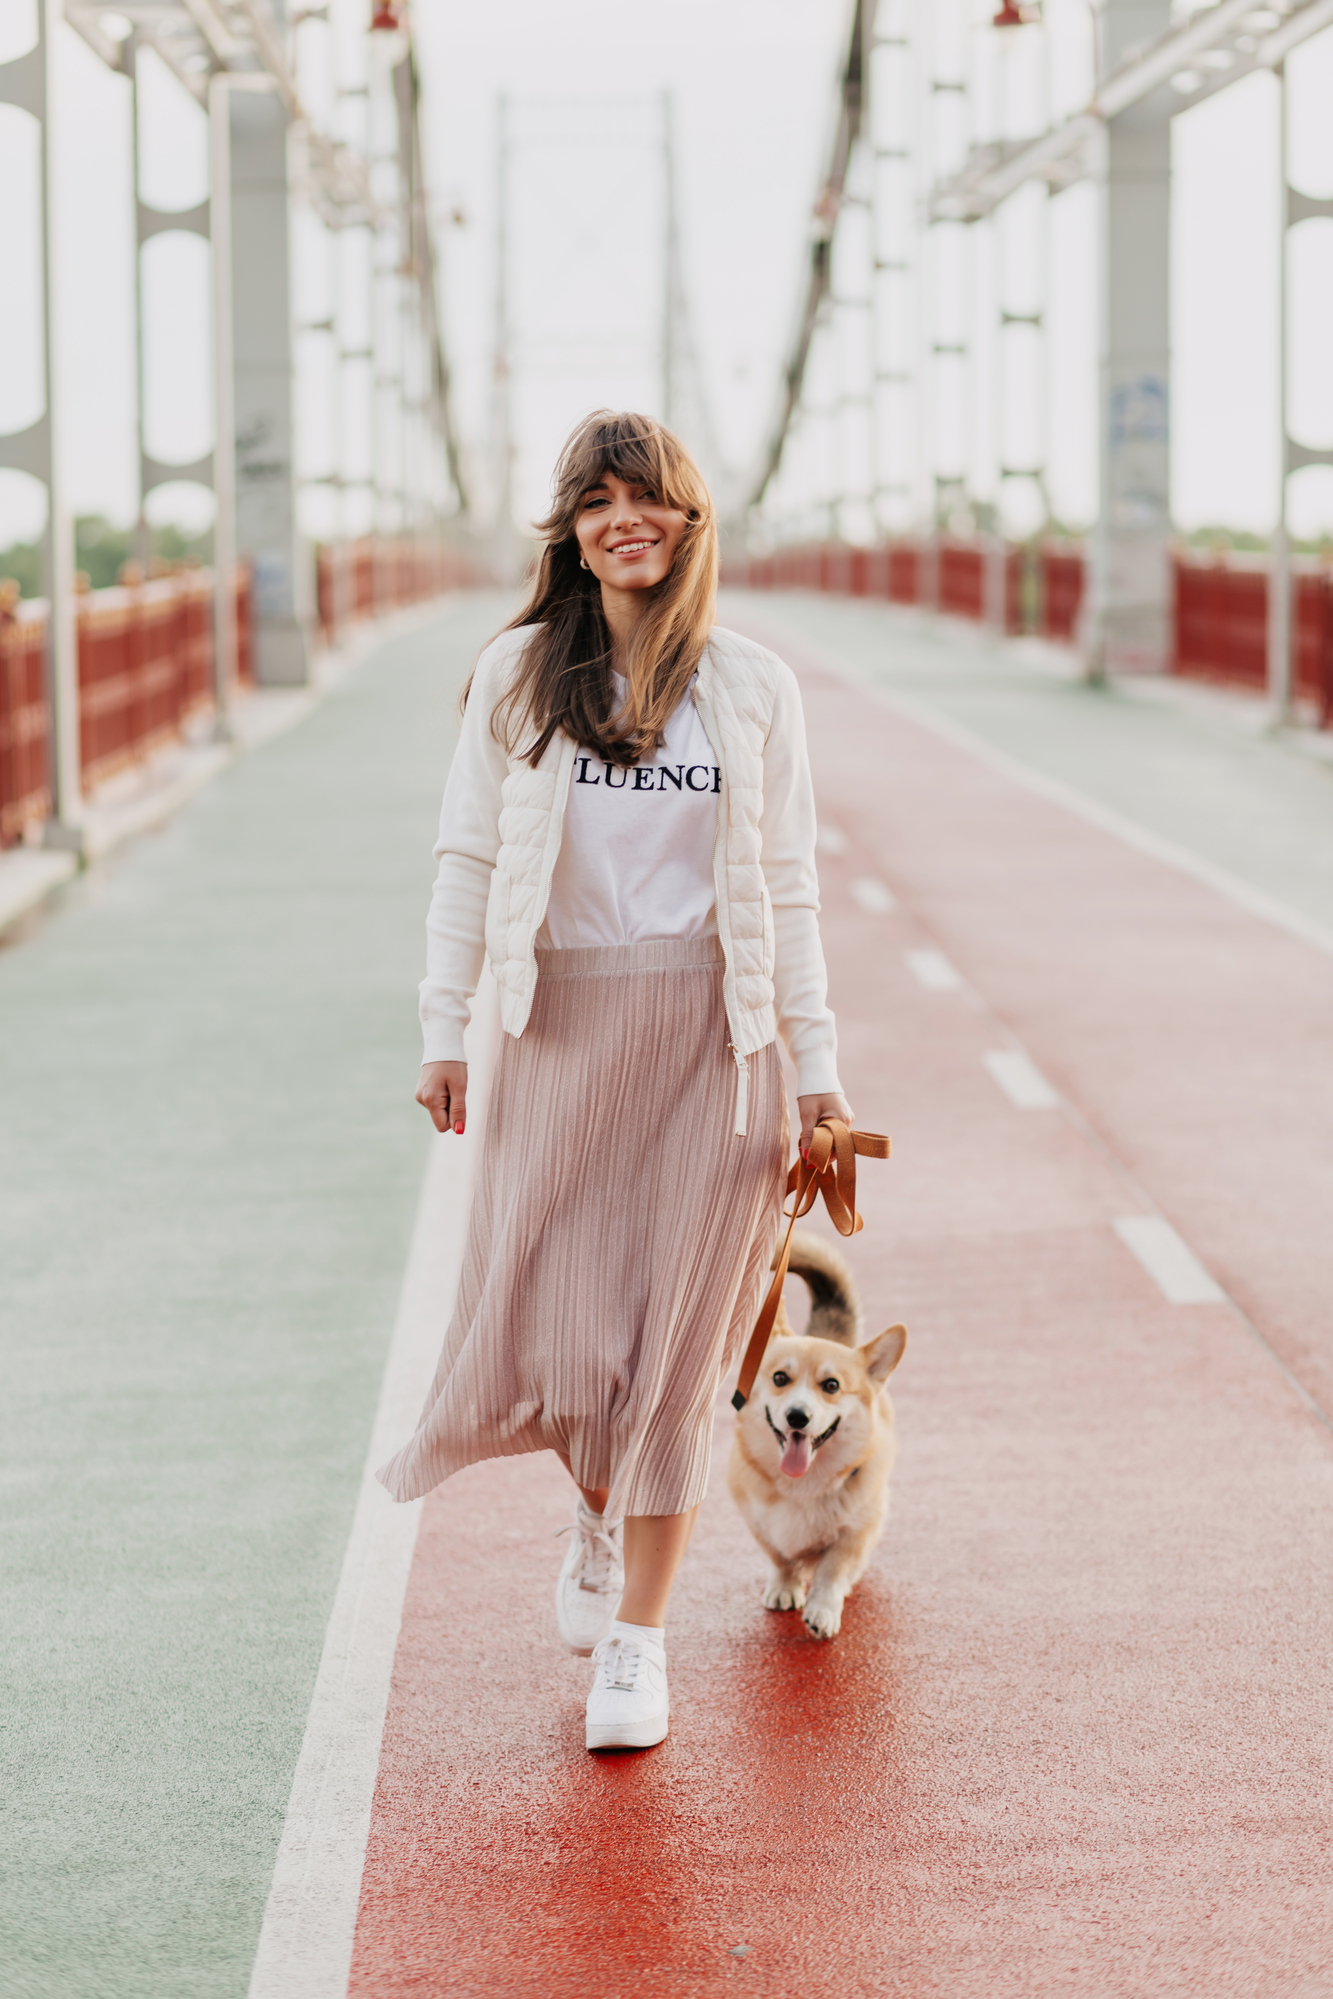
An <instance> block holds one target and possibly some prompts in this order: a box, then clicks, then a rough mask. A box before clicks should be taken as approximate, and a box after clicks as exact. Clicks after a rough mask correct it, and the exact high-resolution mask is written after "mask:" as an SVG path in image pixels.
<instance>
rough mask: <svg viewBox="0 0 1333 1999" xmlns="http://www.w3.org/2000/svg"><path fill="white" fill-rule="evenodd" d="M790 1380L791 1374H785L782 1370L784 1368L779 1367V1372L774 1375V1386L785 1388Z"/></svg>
mask: <svg viewBox="0 0 1333 1999" xmlns="http://www.w3.org/2000/svg"><path fill="white" fill-rule="evenodd" d="M790 1380H791V1376H790V1375H789V1374H784V1373H783V1372H782V1369H781V1368H779V1369H778V1371H777V1373H776V1374H775V1375H774V1376H773V1386H774V1388H785V1387H786V1386H787V1383H788V1382H789V1381H790Z"/></svg>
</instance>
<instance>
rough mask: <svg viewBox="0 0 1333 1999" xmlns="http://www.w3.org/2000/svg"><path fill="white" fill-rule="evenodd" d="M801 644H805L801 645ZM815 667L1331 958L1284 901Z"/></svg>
mask: <svg viewBox="0 0 1333 1999" xmlns="http://www.w3.org/2000/svg"><path fill="white" fill-rule="evenodd" d="M802 643H806V641H804V640H803V641H802ZM819 658H820V662H821V664H823V665H827V666H828V667H829V668H830V669H831V670H832V671H833V672H835V673H839V674H841V676H842V678H843V679H844V680H847V681H850V682H851V683H852V684H853V685H854V686H856V687H858V688H860V689H861V690H862V691H863V692H865V693H868V694H870V695H871V696H872V697H874V698H875V699H877V700H880V701H882V702H883V703H884V705H885V707H886V708H895V709H897V711H898V713H899V714H900V715H906V716H908V717H909V719H910V720H911V721H913V722H919V723H920V724H921V727H922V728H923V729H929V730H930V732H931V734H932V735H935V736H940V737H942V738H943V739H944V741H945V742H948V743H953V744H954V745H955V747H956V748H958V749H960V750H966V751H967V753H968V754H969V756H973V757H975V758H976V759H977V762H978V763H984V764H989V765H990V767H991V769H992V770H996V771H999V772H1000V773H1001V775H1002V776H1004V777H1007V778H1010V779H1011V780H1012V781H1013V782H1014V783H1015V784H1020V785H1022V787H1023V788H1024V790H1025V791H1031V792H1034V793H1035V794H1036V796H1037V797H1038V798H1045V799H1049V800H1050V802H1051V804H1053V805H1062V806H1063V807H1064V808H1065V810H1066V811H1067V812H1073V813H1074V814H1076V816H1077V817H1078V818H1080V819H1083V820H1085V821H1086V822H1087V824H1088V825H1089V826H1095V827H1097V829H1098V831H1099V832H1102V833H1110V834H1111V835H1112V836H1113V837H1114V838H1115V839H1117V840H1120V841H1121V842H1123V844H1124V845H1125V846H1126V847H1133V848H1135V849H1136V850H1137V851H1138V852H1139V853H1140V854H1147V855H1148V856H1149V858H1150V859H1152V860H1154V861H1163V862H1165V864H1166V865H1167V867H1170V868H1175V869H1177V870H1178V872H1179V873H1181V874H1183V875H1189V876H1190V877H1191V878H1192V879H1193V880H1194V881H1197V882H1202V883H1203V885H1204V887H1205V888H1210V889H1212V890H1213V892H1214V893H1215V894H1217V895H1220V896H1223V897H1225V899H1226V900H1227V901H1228V902H1230V903H1232V904H1234V905H1235V907H1236V908H1237V909H1243V910H1245V911H1247V913H1248V914H1249V915H1251V916H1258V917H1261V918H1262V919H1263V921H1264V922H1265V923H1271V924H1272V925H1273V926H1274V928H1275V929H1278V930H1285V931H1286V932H1287V934H1288V936H1291V937H1299V938H1300V940H1301V942H1302V943H1304V944H1313V945H1314V947H1315V949H1316V950H1317V951H1323V952H1324V953H1325V954H1326V955H1328V956H1333V929H1330V927H1329V926H1328V925H1327V924H1326V923H1319V922H1316V920H1315V919H1314V918H1313V917H1311V916H1307V915H1306V914H1305V912H1304V911H1303V910H1299V909H1293V908H1291V907H1290V905H1289V904H1287V903H1285V902H1279V900H1278V898H1277V897H1276V896H1274V895H1269V894H1268V893H1267V891H1266V890H1265V889H1261V888H1255V887H1253V886H1252V885H1251V884H1250V883H1249V882H1247V881H1242V880H1241V879H1240V877H1239V875H1233V874H1232V873H1231V872H1230V871H1229V870H1228V869H1226V868H1223V867H1219V866H1217V865H1216V864H1215V863H1214V862H1212V861H1208V860H1205V859H1204V858H1203V856H1202V855H1201V854H1196V853H1192V852H1191V851H1190V849H1189V848H1188V847H1182V846H1179V845H1177V843H1176V842H1175V841H1174V840H1168V839H1167V838H1166V837H1165V835H1163V834H1161V833H1153V832H1151V831H1150V830H1149V829H1148V828H1147V827H1146V826H1140V825H1139V824H1138V823H1137V822H1136V821H1135V820H1133V819H1128V818H1126V817H1125V815H1124V813H1122V812H1117V811H1116V810H1115V808H1114V807H1113V806H1110V805H1102V804H1100V803H1099V802H1098V801H1097V800H1096V799H1095V798H1090V797H1088V796H1087V794H1086V793H1084V792H1081V791H1078V790H1076V789H1075V787H1074V786H1073V785H1072V784H1066V783H1064V781H1063V780H1062V779H1060V778H1058V777H1047V775H1046V773H1045V772H1044V771H1040V770H1035V769H1034V768H1033V767H1032V765H1031V764H1025V763H1023V762H1021V761H1020V760H1019V758H1018V757H1014V756H1010V755H1009V753H1008V751H1007V750H997V749H995V748H994V747H993V746H992V745H991V744H990V743H988V742H987V741H986V740H985V738H984V737H982V736H978V735H977V734H976V733H975V732H974V731H973V730H971V729H969V728H967V727H966V726H965V724H963V723H962V722H955V721H954V719H953V717H952V716H950V715H941V714H940V713H939V711H938V710H937V709H934V708H931V707H930V706H929V705H928V704H927V703H926V702H924V701H920V700H918V699H917V698H916V696H915V695H912V694H900V693H897V692H896V691H895V690H893V689H891V688H887V687H881V686H879V685H878V684H877V683H876V682H875V681H873V680H871V679H870V678H869V677H868V676H867V675H865V674H862V673H859V672H858V671H857V670H856V669H855V668H849V667H848V666H847V664H846V662H845V661H843V660H839V659H837V658H836V657H835V656H834V655H833V654H831V653H828V652H822V653H821V654H820V655H819Z"/></svg>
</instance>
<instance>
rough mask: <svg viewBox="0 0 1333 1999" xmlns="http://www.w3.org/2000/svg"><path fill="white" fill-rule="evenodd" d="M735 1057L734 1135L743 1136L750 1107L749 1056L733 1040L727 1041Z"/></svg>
mask: <svg viewBox="0 0 1333 1999" xmlns="http://www.w3.org/2000/svg"><path fill="white" fill-rule="evenodd" d="M727 1046H728V1048H729V1049H730V1050H731V1052H732V1054H733V1055H734V1056H735V1057H736V1129H735V1133H734V1136H735V1137H736V1138H744V1136H745V1129H746V1120H747V1118H748V1115H749V1109H750V1058H749V1056H748V1055H742V1054H741V1051H740V1049H739V1048H738V1047H737V1046H736V1044H735V1042H734V1041H729V1042H728V1043H727Z"/></svg>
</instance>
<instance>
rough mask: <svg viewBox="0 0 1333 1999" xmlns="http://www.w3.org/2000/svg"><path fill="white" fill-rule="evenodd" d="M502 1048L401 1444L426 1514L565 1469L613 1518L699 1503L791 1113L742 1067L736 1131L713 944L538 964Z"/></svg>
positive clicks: (754, 1299) (543, 954)
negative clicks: (467, 1469) (453, 1295)
mask: <svg viewBox="0 0 1333 1999" xmlns="http://www.w3.org/2000/svg"><path fill="white" fill-rule="evenodd" d="M537 967H538V977H537V988H536V993H535V995H534V999H533V1007H532V1014H531V1018H530V1019H529V1022H528V1025H527V1027H526V1029H525V1030H524V1032H523V1034H522V1036H521V1037H520V1038H518V1039H515V1038H514V1037H513V1036H512V1035H508V1034H506V1035H502V1037H501V1051H500V1054H499V1057H498V1060H497V1064H496V1072H495V1076H494V1079H493V1082H492V1087H491V1096H490V1105H489V1109H488V1113H487V1119H486V1128H485V1131H484V1133H483V1136H482V1144H481V1155H480V1158H479V1160H478V1162H477V1174H476V1183H475V1189H474V1193H473V1197H472V1213H471V1217H470V1221H469V1226H468V1238H467V1244H466V1248H465V1250H464V1255H463V1265H462V1271H461V1274H460V1277H459V1285H458V1294H457V1300H456V1303H455V1306H454V1312H453V1317H452V1319H451V1321H450V1324H449V1328H448V1331H447V1332H446V1334H445V1338H444V1351H443V1352H442V1354H441V1356H440V1363H439V1367H438V1368H437V1370H436V1374H435V1379H434V1381H433V1383H432V1384H431V1390H430V1393H429V1395H428V1396H427V1398H426V1404H425V1408H424V1409H423V1410H422V1414H421V1420H420V1423H419V1425H418V1427H417V1430H416V1433H415V1434H414V1435H413V1436H412V1438H411V1439H410V1440H409V1441H408V1443H407V1444H405V1445H404V1447H403V1449H402V1450H400V1451H399V1452H398V1454H397V1456H396V1457H394V1458H392V1459H391V1460H390V1461H389V1463H388V1464H387V1465H385V1466H384V1467H383V1469H382V1470H381V1471H380V1472H379V1474H378V1476H379V1478H380V1479H381V1481H382V1482H383V1484H384V1485H386V1486H387V1487H388V1489H389V1491H390V1492H391V1493H392V1494H393V1496H394V1498H395V1499H400V1500H407V1499H418V1498H420V1497H421V1496H422V1495H423V1494H424V1493H427V1492H430V1491H431V1490H432V1489H433V1488H434V1487H435V1486H437V1485H439V1484H440V1483H441V1481H442V1480H444V1479H446V1478H448V1477H449V1475H450V1474H451V1473H452V1472H456V1471H459V1470H461V1469H462V1467H463V1466H464V1465H469V1464H474V1463H476V1462H477V1461H478V1460H479V1459H482V1458H495V1457H509V1456H514V1455H517V1454H519V1453H521V1452H525V1451H548V1450H550V1451H558V1452H561V1453H562V1454H563V1455H564V1457H565V1458H566V1459H567V1460H568V1463H569V1468H570V1470H571V1471H572V1472H573V1475H574V1478H575V1479H576V1481H577V1482H578V1484H579V1485H581V1486H585V1487H601V1486H608V1487H610V1492H611V1497H610V1500H609V1503H608V1506H609V1511H610V1512H611V1513H612V1514H613V1515H614V1516H615V1517H617V1518H620V1517H623V1516H625V1515H641V1514H662V1513H684V1512H687V1511H688V1510H689V1508H691V1507H692V1506H695V1505H697V1504H698V1502H699V1500H700V1499H702V1497H703V1492H704V1487H705V1484H706V1482H707V1478H708V1462H709V1450H710V1444H711V1438H712V1416H713V1404H714V1401H715V1399H716V1396H717V1391H718V1387H719V1384H720V1382H721V1380H722V1377H723V1374H724V1372H725V1371H726V1370H727V1369H728V1368H729V1367H730V1366H731V1365H732V1364H733V1362H734V1361H735V1360H736V1358H737V1357H738V1355H739V1352H740V1349H741V1346H742V1344H743V1341H744V1338H745V1336H746V1334H747V1333H748V1330H749V1327H750V1325H751V1324H752V1322H753V1319H754V1315H755V1313H756V1311H757V1310H758V1306H759V1299H760V1296H761V1294H762V1289H763V1285H764V1280H765V1277H766V1274H767V1271H768V1266H769V1261H770V1258H771V1256H772V1253H773V1248H774V1244H775V1241H776V1235H777V1229H778V1226H779V1222H780V1217H781V1202H782V1190H783V1186H784V1182H785V1175H786V1152H787V1101H786V1091H785V1087H784V1084H783V1079H782V1071H781V1066H780V1063H779V1060H778V1053H777V1048H776V1045H773V1044H770V1046H769V1047H767V1048H764V1049H761V1050H760V1051H759V1053H758V1054H756V1055H752V1056H751V1057H750V1063H749V1070H750V1075H749V1109H748V1117H747V1124H748V1130H747V1132H746V1133H745V1135H744V1136H743V1137H738V1136H736V1134H735V1121H736V1081H737V1072H736V1063H735V1060H734V1058H733V1056H732V1054H731V1052H730V1049H729V1046H728V1043H729V1039H730V1036H729V1031H728V1027H727V1016H726V1010H725V1007H724V1005H723V1000H722V968H723V960H722V947H721V945H720V944H719V943H718V941H717V939H716V938H698V939H691V940H688V941H686V940H675V939H669V940H655V941H651V942H647V943H640V944H626V945H616V946H608V947H604V948H598V949H594V950H578V951H539V952H538V953H537Z"/></svg>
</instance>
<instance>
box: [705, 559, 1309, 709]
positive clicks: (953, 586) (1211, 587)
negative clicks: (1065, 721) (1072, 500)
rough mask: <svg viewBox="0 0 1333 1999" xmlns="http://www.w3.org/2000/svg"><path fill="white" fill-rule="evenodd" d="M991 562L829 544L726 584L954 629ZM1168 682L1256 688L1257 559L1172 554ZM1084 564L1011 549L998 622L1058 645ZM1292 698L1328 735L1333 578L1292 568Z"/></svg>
mask: <svg viewBox="0 0 1333 1999" xmlns="http://www.w3.org/2000/svg"><path fill="white" fill-rule="evenodd" d="M986 562H987V551H986V550H985V548H984V547H981V546H979V545H977V544H976V543H967V542H958V541H952V540H941V541H938V542H934V543H931V542H915V541H897V542H888V543H885V544H882V545H881V546H880V547H878V548H845V547H843V548H840V547H836V546H833V545H831V544H821V545H814V546H805V547H787V548H780V549H776V550H774V552H773V553H772V554H770V555H756V556H731V557H728V559H727V561H726V562H725V563H724V564H723V581H724V582H725V583H731V584H735V585H738V586H740V587H742V588H749V589H751V590H774V589H777V590H782V589H798V590H837V591H842V592H845V593H846V594H848V595H851V596H857V597H861V596H869V597H883V598H887V599H888V600H889V601H890V602H891V603H894V604H922V605H926V604H928V605H929V608H931V609H933V610H939V611H942V612H945V613H947V614H948V615H949V616H951V617H956V618H972V619H981V618H983V617H984V616H985V615H986V609H987V589H986ZM1173 564H1174V575H1175V585H1174V589H1175V597H1174V642H1173V657H1172V671H1173V672H1175V673H1179V674H1185V675H1189V676H1192V677H1194V678H1196V679H1201V680H1215V681H1220V682H1224V683H1229V684H1231V685H1233V686H1240V687H1253V688H1256V689H1260V690H1261V689H1263V688H1264V687H1265V686H1266V685H1267V679H1268V660H1267V652H1268V565H1267V562H1266V560H1265V559H1264V558H1263V557H1262V556H1250V555H1238V554H1228V555H1226V556H1212V557H1202V556H1196V555H1190V554H1178V555H1176V556H1175V557H1174V558H1173ZM1085 577H1086V565H1085V561H1084V555H1083V551H1082V549H1081V548H1079V547H1078V546H1077V545H1076V544H1071V543H1068V542H1045V543H1040V544H1037V545H1035V546H1032V545H1029V546H1028V547H1026V548H1008V549H1006V550H1005V556H1004V620H1005V630H1006V631H1009V632H1036V633H1039V634H1040V635H1041V636H1042V637H1043V638H1048V639H1052V640H1056V641H1059V642H1062V643H1065V644H1070V643H1072V642H1073V641H1074V640H1075V639H1077V637H1078V630H1079V620H1080V617H1081V615H1082V609H1083V593H1084V585H1085ZM1294 598H1295V603H1294V618H1295V660H1294V669H1295V673H1294V678H1295V691H1296V693H1297V695H1298V696H1299V697H1301V698H1302V699H1306V700H1311V701H1314V702H1316V703H1317V704H1318V707H1319V715H1320V721H1321V725H1322V726H1323V727H1324V728H1329V727H1333V569H1329V568H1321V569H1317V568H1315V567H1314V565H1313V564H1312V563H1310V562H1308V561H1306V562H1298V564H1297V566H1296V575H1295V590H1294Z"/></svg>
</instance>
